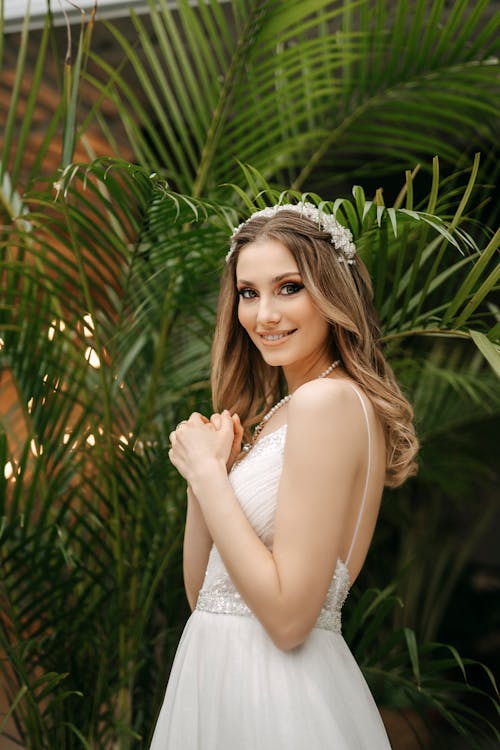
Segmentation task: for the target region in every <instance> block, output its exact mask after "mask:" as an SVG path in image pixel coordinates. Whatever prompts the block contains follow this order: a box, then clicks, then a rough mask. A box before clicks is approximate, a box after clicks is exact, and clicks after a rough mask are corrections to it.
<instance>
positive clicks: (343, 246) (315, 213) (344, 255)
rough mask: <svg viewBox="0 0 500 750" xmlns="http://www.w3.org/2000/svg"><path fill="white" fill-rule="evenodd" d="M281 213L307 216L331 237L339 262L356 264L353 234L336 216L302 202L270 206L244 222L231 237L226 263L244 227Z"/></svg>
mask: <svg viewBox="0 0 500 750" xmlns="http://www.w3.org/2000/svg"><path fill="white" fill-rule="evenodd" d="M280 211H294V212H295V213H298V214H300V215H301V216H305V217H306V219H310V220H311V221H312V222H313V223H314V224H316V225H317V226H318V227H319V228H320V229H322V230H323V232H326V233H327V234H329V235H330V242H331V243H332V245H335V247H336V249H337V250H338V251H339V257H338V262H339V263H348V264H349V265H353V264H354V263H355V262H356V245H355V244H354V242H353V241H352V234H351V232H350V231H349V229H347V227H344V226H342V224H339V222H338V221H337V219H336V218H335V216H332V215H331V214H325V213H324V212H323V211H321V210H320V209H319V208H317V207H316V206H315V205H313V204H312V203H308V202H306V201H301V202H300V203H279V204H278V205H276V206H268V207H267V208H263V209H261V210H260V211H256V212H255V213H253V214H252V215H251V216H250V218H249V219H247V220H246V221H244V222H242V223H241V224H240V225H239V226H237V227H236V228H235V229H234V230H233V233H232V235H231V245H230V249H229V252H228V254H227V255H226V263H228V262H229V259H230V258H231V255H232V254H233V252H234V251H235V249H236V242H235V239H236V236H237V234H238V232H239V231H240V229H242V227H244V226H246V225H247V224H248V223H249V222H250V221H252V220H253V219H255V218H256V217H257V216H264V217H265V218H271V217H272V216H276V214H277V213H279V212H280Z"/></svg>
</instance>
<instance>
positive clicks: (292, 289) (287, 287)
mask: <svg viewBox="0 0 500 750" xmlns="http://www.w3.org/2000/svg"><path fill="white" fill-rule="evenodd" d="M303 288H304V285H303V284H298V283H297V282H296V281H287V283H286V284H283V285H282V286H281V287H280V294H283V295H284V296H285V297H288V296H290V294H297V292H300V290H301V289H303Z"/></svg>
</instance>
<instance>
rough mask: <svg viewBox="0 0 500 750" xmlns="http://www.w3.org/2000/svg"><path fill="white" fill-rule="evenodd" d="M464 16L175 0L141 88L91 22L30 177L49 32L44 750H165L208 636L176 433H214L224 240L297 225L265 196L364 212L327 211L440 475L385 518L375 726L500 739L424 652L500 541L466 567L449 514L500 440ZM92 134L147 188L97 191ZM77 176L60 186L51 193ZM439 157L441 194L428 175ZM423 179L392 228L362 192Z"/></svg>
mask: <svg viewBox="0 0 500 750" xmlns="http://www.w3.org/2000/svg"><path fill="white" fill-rule="evenodd" d="M468 6H469V4H468V3H466V2H463V1H461V2H455V3H453V4H452V6H451V8H448V7H445V5H444V3H443V2H440V1H438V2H433V3H428V2H427V3H424V2H418V1H417V2H414V3H409V2H402V1H399V2H397V3H396V4H394V5H392V4H388V3H385V2H383V1H382V0H380V1H379V2H376V3H368V2H363V1H361V2H347V1H346V2H342V3H339V2H336V3H331V2H330V3H327V2H321V1H319V0H318V1H316V0H315V2H311V3H309V2H308V3H303V2H302V1H301V2H297V1H296V0H292V2H287V3H281V2H249V1H248V2H245V1H244V0H233V2H230V3H220V4H219V3H218V2H215V0H210V2H209V1H208V0H205V1H204V2H201V3H200V4H199V5H198V7H197V8H196V9H195V8H193V7H191V5H190V4H189V3H188V2H185V1H184V0H182V1H181V2H179V3H178V9H177V10H176V11H172V10H170V8H169V4H167V3H166V2H164V1H163V0H160V2H159V3H151V7H150V13H149V14H148V16H145V17H139V16H136V15H135V14H132V23H133V26H134V29H135V39H134V41H133V42H130V40H129V38H128V37H127V35H126V34H125V33H124V30H123V26H121V25H120V24H108V26H107V28H108V30H109V33H110V34H111V35H112V38H113V39H114V43H115V45H116V44H117V45H118V47H119V48H120V49H121V50H122V51H123V55H124V64H123V65H120V66H118V67H116V66H111V65H110V64H109V63H108V62H107V61H106V60H105V59H104V58H103V56H102V55H100V56H99V55H98V54H97V53H96V52H94V51H93V49H92V45H91V38H92V33H94V31H95V29H94V28H93V23H94V21H93V19H91V21H90V23H89V24H87V25H86V26H83V27H82V33H81V36H80V41H79V44H78V45H77V46H76V49H77V52H76V55H75V59H74V62H73V64H72V65H67V66H66V67H61V70H60V81H61V85H62V92H61V93H64V95H61V96H60V98H59V99H58V105H57V107H55V108H54V110H53V111H52V112H51V117H50V120H49V121H48V124H47V128H46V132H45V135H44V137H43V139H42V140H41V142H38V144H37V149H38V150H37V152H36V158H34V159H32V158H31V156H30V155H31V152H32V149H33V130H34V128H32V127H31V126H32V125H33V123H36V117H37V106H39V102H40V98H41V94H43V82H44V72H45V71H46V69H47V68H46V66H47V65H48V60H49V59H50V56H49V49H50V48H51V43H52V42H54V43H56V42H57V41H58V40H57V37H56V35H55V32H54V30H53V29H52V27H51V26H50V24H47V26H46V27H45V29H44V30H43V32H41V33H40V38H39V44H38V45H37V51H38V55H37V61H36V65H35V67H34V69H33V70H31V68H30V66H29V59H30V57H29V53H30V34H29V32H28V22H26V26H25V30H24V33H23V34H22V35H21V36H20V43H19V45H18V50H17V62H16V68H15V75H14V78H13V80H11V82H10V83H9V97H10V99H9V110H8V116H7V117H6V119H5V128H4V131H3V134H2V139H1V143H2V157H1V164H0V196H1V209H0V210H1V212H2V236H1V244H0V247H1V259H0V278H1V281H2V283H1V298H0V329H1V330H0V336H1V340H0V357H1V358H2V361H1V365H2V373H1V379H0V398H1V404H2V408H1V410H0V433H1V435H0V466H5V472H4V474H3V475H0V519H1V522H0V539H1V545H0V560H1V562H0V570H1V577H0V611H1V612H2V615H1V618H0V649H1V650H2V652H3V658H2V661H1V662H0V668H1V671H2V675H3V682H4V684H5V686H6V689H7V692H8V697H9V701H10V705H11V707H12V709H11V710H12V717H10V718H13V719H14V720H15V726H16V728H17V732H18V734H19V736H20V737H21V738H22V741H23V744H24V745H26V746H27V747H30V748H33V750H35V749H38V748H51V749H52V748H55V747H57V748H59V747H61V748H63V747H64V748H65V749H66V748H68V750H70V749H71V748H73V747H74V748H80V747H87V748H93V750H94V749H95V748H107V747H116V748H120V749H123V750H124V749H125V748H129V747H147V737H148V733H149V731H150V729H151V727H152V725H153V723H154V718H155V712H156V710H157V707H158V705H159V701H160V700H161V696H162V692H163V687H164V684H165V681H166V678H167V674H168V666H169V663H170V660H171V658H172V654H173V650H174V648H175V643H176V639H177V637H178V634H179V630H180V627H181V626H182V623H183V621H184V619H185V616H186V614H187V612H186V605H185V603H184V598H183V594H182V587H181V576H180V563H179V560H180V545H181V537H182V526H183V507H184V489H183V487H182V484H181V483H180V481H179V480H178V478H177V477H176V476H175V473H174V472H173V471H172V469H171V467H170V466H169V463H168V460H167V455H166V454H167V445H168V433H169V431H170V429H171V425H172V424H175V423H176V422H178V421H179V419H180V418H182V417H183V416H185V414H186V413H189V412H190V411H192V410H193V409H194V408H196V409H199V410H209V409H210V400H209V391H208V382H207V378H208V367H209V345H210V338H211V333H212V330H213V323H214V306H215V297H216V288H217V278H218V275H219V272H220V268H221V263H222V258H223V256H224V252H225V246H226V244H227V237H228V233H229V226H231V225H234V224H235V223H237V222H238V221H239V219H240V218H241V216H245V215H246V214H247V213H248V212H249V211H250V210H251V207H252V206H253V205H263V204H264V203H266V202H269V201H270V200H276V198H277V197H278V195H279V193H278V192H276V191H275V190H273V189H272V188H271V187H270V184H269V183H272V185H283V186H285V187H288V186H290V185H291V186H292V188H293V190H296V191H297V190H299V191H300V190H303V189H306V188H307V189H308V190H310V191H316V190H318V191H321V192H322V193H323V194H324V195H325V197H326V198H330V197H332V196H336V195H338V194H339V193H340V194H344V195H349V199H347V198H343V199H339V200H334V201H332V202H330V203H327V204H326V208H327V209H329V210H331V211H333V212H335V213H336V214H337V216H338V217H339V219H340V220H341V221H342V222H343V223H345V224H347V225H349V226H350V227H351V229H352V231H353V233H354V235H355V237H356V240H357V244H358V247H359V252H360V253H361V255H362V256H363V257H364V259H365V260H366V262H367V264H368V266H369V268H370V271H371V273H372V276H373V279H374V290H375V296H376V301H377V305H378V308H379V310H380V315H381V322H382V328H383V333H384V340H385V344H386V347H387V352H388V355H389V356H390V359H391V362H392V364H393V366H394V367H395V369H396V370H397V373H398V376H399V378H400V380H401V382H402V383H403V384H404V386H405V387H406V390H407V391H408V392H409V394H410V395H411V397H412V398H413V401H414V403H415V408H416V414H417V418H418V425H419V434H420V436H421V438H422V440H423V452H422V461H421V471H420V476H419V478H418V479H417V480H415V481H413V482H411V483H410V484H409V485H408V487H407V488H406V489H403V490H402V491H400V492H398V493H390V494H389V495H388V497H387V499H386V503H385V508H386V510H385V512H384V515H383V518H382V523H381V528H380V531H379V535H378V537H377V539H376V541H375V546H374V553H373V555H372V559H373V565H369V566H368V568H369V570H370V571H373V573H372V574H371V576H372V579H373V580H370V578H368V581H367V582H368V583H371V584H372V585H375V586H376V585H380V583H381V582H382V581H387V580H391V579H392V578H393V577H394V575H395V572H397V573H398V579H397V586H396V583H391V584H389V585H388V587H387V588H386V589H385V590H383V591H381V592H378V593H374V592H373V591H369V592H368V593H366V594H365V595H363V596H361V595H354V596H353V598H352V604H351V609H350V611H349V612H348V618H347V621H346V635H347V636H348V637H349V638H350V640H351V642H352V644H353V647H354V649H355V652H356V655H357V657H358V659H359V661H360V663H361V664H362V666H363V667H364V669H365V673H366V675H367V678H368V679H369V680H370V682H371V684H372V686H373V689H374V691H375V693H376V695H377V697H378V698H379V701H380V702H381V703H385V704H386V705H393V706H397V707H399V706H405V705H413V706H416V707H418V708H421V709H424V707H429V706H430V707H431V708H433V709H437V711H438V712H439V714H440V715H441V716H442V717H443V718H444V719H445V720H446V721H447V722H449V723H450V724H451V725H453V727H454V728H455V730H456V731H457V732H462V733H464V732H467V731H470V730H471V727H474V729H473V731H472V732H471V734H474V735H475V737H476V745H477V746H478V747H479V746H480V742H481V738H482V736H483V735H484V736H486V735H490V736H495V731H494V729H493V728H492V727H489V726H488V723H487V721H486V720H484V721H482V720H481V719H480V718H479V716H478V715H477V714H475V713H474V712H473V711H472V709H469V708H468V707H467V705H466V704H464V703H463V701H462V700H461V694H462V693H461V691H463V690H464V689H465V683H464V681H463V673H464V672H465V671H466V670H468V669H469V665H468V662H467V660H466V659H462V658H461V657H459V656H458V654H457V653H456V652H455V651H454V650H453V649H450V648H447V647H439V648H438V646H436V645H435V644H432V643H429V641H434V640H435V639H436V637H438V634H439V625H440V622H441V619H442V617H443V612H444V609H445V607H446V604H447V601H448V598H449V597H451V596H452V593H453V588H454V585H455V583H456V581H457V580H458V579H459V576H460V574H461V572H462V571H463V569H464V566H465V565H466V564H467V561H468V559H469V557H470V554H471V550H472V546H473V542H474V540H475V539H476V538H477V537H479V535H480V534H481V530H482V529H483V528H484V525H485V524H487V523H488V521H489V519H490V517H491V514H492V505H491V503H489V502H485V503H484V504H483V506H482V508H481V511H480V512H475V513H473V514H472V516H471V519H470V530H471V533H470V537H469V539H468V542H467V544H462V545H461V546H460V547H458V546H457V534H459V533H460V532H459V531H457V527H456V526H454V525H453V523H450V515H452V516H453V513H456V514H458V513H459V512H460V509H461V508H462V507H464V506H465V507H470V497H471V493H477V491H478V489H480V488H482V491H483V492H484V493H485V495H484V496H485V498H488V496H489V495H488V492H487V489H488V484H489V482H490V481H491V477H490V475H489V474H488V470H487V468H486V467H487V463H486V461H485V454H486V456H487V452H488V446H489V445H490V442H489V441H488V439H487V438H488V427H489V426H490V425H491V424H492V420H493V419H495V418H496V419H498V415H499V412H500V403H499V397H498V391H497V389H496V388H495V371H496V373H497V374H498V370H499V364H498V361H499V357H498V351H497V348H496V345H495V343H494V342H495V340H496V339H497V336H498V323H497V322H496V317H495V315H496V310H495V308H494V306H493V303H492V301H491V300H492V292H494V291H495V289H496V288H497V287H498V269H497V267H496V265H495V259H496V255H495V253H496V252H497V250H498V232H496V233H495V231H494V229H493V227H494V226H495V215H494V212H493V211H490V210H489V208H488V200H489V196H490V192H489V191H488V188H484V187H483V184H485V183H491V182H492V181H493V180H494V177H495V169H496V167H495V166H494V160H493V159H492V158H490V157H489V153H490V150H491V149H492V144H493V143H494V141H495V127H496V125H495V116H494V114H495V112H494V107H493V105H492V102H493V101H494V92H495V86H496V83H495V75H496V72H497V71H496V68H495V63H494V61H493V59H492V53H493V51H494V44H495V36H494V30H495V24H496V23H498V20H495V16H494V15H493V14H492V13H491V10H490V4H488V3H487V2H479V3H475V4H474V7H473V8H472V9H471V8H470V7H468ZM438 25H439V31H438ZM7 41H9V40H8V38H7ZM56 49H57V47H56ZM0 52H1V50H0ZM4 53H5V54H4V58H5V59H7V58H9V54H10V55H12V50H10V53H9V50H8V49H7V46H6V47H5V49H4ZM59 56H60V58H61V60H62V58H63V54H60V55H59ZM0 59H1V55H0ZM9 59H10V58H9ZM7 72H8V71H7ZM28 75H31V76H32V77H31V80H30V83H31V85H30V86H29V88H28V90H27V92H26V94H25V93H24V91H25V89H24V88H23V82H24V81H25V79H26V76H28ZM134 77H136V78H134ZM472 90H473V92H474V95H473V96H472V95H471V91H472ZM89 91H91V92H92V95H91V96H90V101H91V102H93V103H92V106H90V107H89V108H88V109H87V111H85V108H82V106H78V101H79V100H78V97H79V96H83V93H85V92H89ZM82 92H83V93H82ZM111 105H112V108H113V111H115V112H118V113H119V116H120V120H121V124H122V136H123V137H121V138H120V139H118V138H117V136H116V132H115V129H114V128H110V127H109V125H108V119H107V118H108V113H109V112H110V107H111ZM21 116H22V118H21ZM75 129H76V137H75ZM96 129H98V130H99V131H100V137H101V138H102V137H105V138H106V140H107V142H108V149H109V153H110V154H114V155H115V156H116V155H120V154H121V153H122V154H123V153H124V152H125V151H126V154H127V157H130V156H132V157H133V160H134V161H135V162H136V163H138V164H139V165H140V166H132V165H131V164H129V163H124V162H120V161H114V160H112V159H109V160H105V159H104V160H103V159H101V160H97V161H95V162H93V163H91V164H88V165H86V164H80V165H79V164H75V163H73V161H72V160H73V158H74V152H75V148H77V149H79V151H78V153H80V154H82V153H83V151H82V149H83V148H87V150H88V152H89V155H90V156H92V150H93V146H92V144H93V143H94V142H95V141H93V140H92V138H93V134H95V132H96ZM124 144H125V145H124ZM368 144H369V145H368ZM471 144H473V147H474V149H475V150H480V149H482V150H485V151H486V155H485V156H484V157H482V158H481V159H480V158H479V157H476V158H474V157H473V156H472V155H471V153H469V151H470V148H471ZM54 149H56V150H57V151H58V153H60V165H61V171H60V173H58V175H57V176H56V177H55V178H54V177H53V176H52V175H50V174H49V176H48V178H45V177H44V175H46V171H47V170H46V166H45V165H46V164H47V158H48V156H49V155H50V153H51V151H53V150H54ZM433 153H439V154H440V160H439V161H438V160H437V159H434V161H432V158H431V157H432V154H433ZM420 157H423V162H422V166H423V169H422V173H425V175H424V176H423V175H422V174H419V175H417V174H416V172H415V173H414V174H413V175H411V174H410V173H409V171H408V169H409V168H410V167H413V166H414V165H415V164H416V162H417V161H418V160H419V159H420ZM237 159H238V160H239V162H240V164H238V163H237ZM27 162H29V164H30V166H29V168H27V166H26V163H27ZM247 163H251V164H252V166H251V167H250V166H246V164H247ZM241 164H243V165H244V166H243V167H242V166H241ZM440 165H441V169H442V170H443V171H444V173H445V174H444V175H440ZM404 170H406V178H405V180H404V182H403V185H402V186H401V184H400V185H399V186H398V189H397V190H396V191H394V189H393V188H392V187H391V190H393V192H394V198H393V199H391V200H389V199H386V200H385V202H384V193H383V192H382V191H375V190H373V200H369V199H367V198H366V195H365V192H364V191H363V189H362V188H361V187H356V188H355V189H354V190H353V191H352V193H351V191H350V190H349V191H347V190H346V185H347V184H352V183H354V182H359V183H363V184H365V185H367V187H369V186H370V185H371V184H373V183H372V180H377V181H378V182H377V184H382V185H383V184H384V180H383V179H382V178H381V175H382V174H385V173H394V172H398V173H400V174H402V173H403V171H404ZM158 175H161V177H160V176H158ZM163 176H165V177H166V178H167V180H168V183H169V185H168V186H166V185H165V182H164V180H163ZM44 180H46V181H45V182H44ZM223 183H224V184H223ZM229 183H232V184H229ZM400 188H401V191H400V192H399V190H400ZM174 190H176V191H177V192H174ZM367 192H368V190H367ZM386 192H389V191H386ZM288 195H292V197H293V196H294V195H295V196H298V195H299V194H298V193H294V192H293V191H292V192H291V193H289V194H288ZM309 197H310V198H311V199H312V200H316V201H319V200H320V199H319V196H317V195H316V194H315V193H311V194H310V196H309ZM384 203H385V204H384ZM438 217H440V218H438ZM480 219H482V221H479V220H480ZM485 227H486V228H485ZM488 227H490V228H489V229H488ZM485 438H486V439H485ZM443 441H446V444H447V448H446V451H443V450H441V449H440V446H441V445H442V444H443ZM436 448H439V449H436ZM472 496H473V495H472ZM429 500H430V501H431V502H429ZM450 508H452V513H451V514H450ZM387 539H390V541H391V545H389V546H390V549H391V550H392V551H391V552H389V553H386V554H385V555H384V554H383V555H380V554H378V552H379V551H380V550H381V549H382V548H383V547H384V545H385V546H387V545H386V542H387ZM424 539H425V540H426V543H425V544H424V543H423V540H424ZM377 560H382V561H383V563H380V562H377ZM396 590H397V591H398V593H400V594H401V596H402V600H403V601H404V604H405V606H404V607H403V608H401V607H400V606H399V605H398V601H399V600H398V599H396V598H394V596H393V594H394V592H395V591H396ZM436 592H439V595H438V596H437V595H436ZM391 621H392V627H391V625H390V622H391ZM415 632H416V633H417V637H418V638H417V640H415ZM418 642H420V643H422V644H423V643H424V642H425V643H426V645H417V643H418ZM485 676H486V677H485V679H486V684H487V687H486V689H485V696H484V698H485V700H486V701H489V702H490V704H491V706H492V709H493V710H495V706H494V703H493V702H492V698H491V696H493V695H494V692H495V688H494V683H493V681H492V678H491V674H490V673H488V672H487V671H485ZM477 690H479V688H477ZM486 694H487V695H486ZM8 718H9V717H8ZM4 724H5V726H3V725H4ZM6 726H7V723H6V722H3V721H2V720H1V719H0V732H1V731H2V729H5V727H6ZM9 732H10V730H9ZM496 736H497V737H498V734H497V735H496ZM140 737H142V738H143V739H142V740H141V739H140ZM471 741H472V740H471Z"/></svg>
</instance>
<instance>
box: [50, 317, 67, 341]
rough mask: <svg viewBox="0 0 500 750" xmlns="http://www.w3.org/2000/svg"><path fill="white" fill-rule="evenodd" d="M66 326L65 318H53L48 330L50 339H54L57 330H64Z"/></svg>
mask: <svg viewBox="0 0 500 750" xmlns="http://www.w3.org/2000/svg"><path fill="white" fill-rule="evenodd" d="M65 328H66V323H65V322H64V320H59V321H57V320H52V321H51V323H50V327H49V330H48V331H47V336H48V338H49V340H50V341H52V339H53V338H54V336H55V335H56V331H57V330H59V331H64V329H65Z"/></svg>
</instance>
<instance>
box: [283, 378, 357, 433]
mask: <svg viewBox="0 0 500 750" xmlns="http://www.w3.org/2000/svg"><path fill="white" fill-rule="evenodd" d="M360 391H361V389H360V388H359V387H358V386H357V384H355V383H354V382H353V381H350V380H348V379H347V378H335V379H333V378H332V379H326V378H325V379H316V380H310V381H309V382H307V383H304V385H301V386H300V388H297V390H296V391H295V392H294V394H293V398H292V399H291V400H290V404H289V406H288V421H289V424H290V422H291V423H292V424H293V423H294V422H296V421H297V420H298V421H302V420H303V419H306V421H308V420H309V419H313V420H315V421H317V420H319V421H320V422H325V421H326V422H329V421H330V419H333V418H336V419H335V421H336V420H337V419H338V418H341V419H342V420H344V419H349V420H350V419H354V420H355V421H356V422H357V421H358V420H359V419H360V418H361V419H362V420H363V421H364V418H363V413H362V411H361V405H360V396H359V395H358V394H360ZM362 398H363V401H364V403H365V404H368V403H369V399H368V398H367V397H366V396H362Z"/></svg>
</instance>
